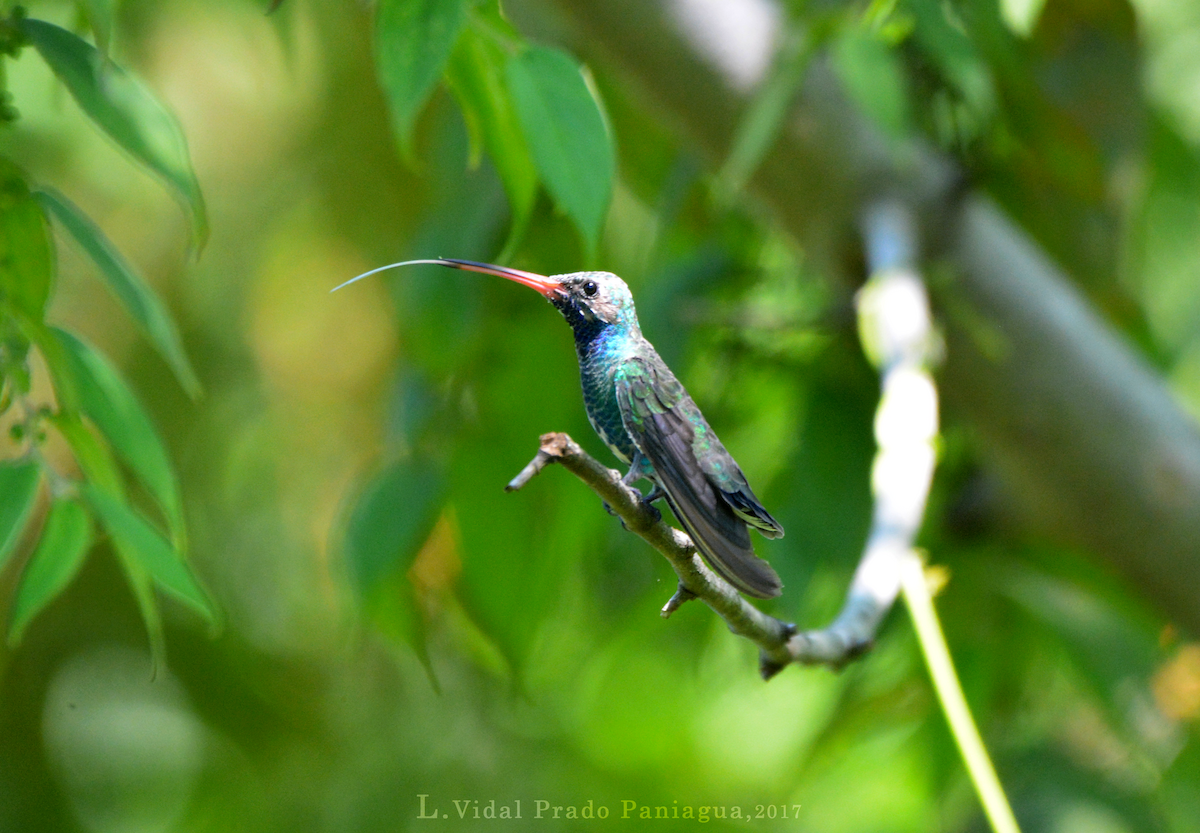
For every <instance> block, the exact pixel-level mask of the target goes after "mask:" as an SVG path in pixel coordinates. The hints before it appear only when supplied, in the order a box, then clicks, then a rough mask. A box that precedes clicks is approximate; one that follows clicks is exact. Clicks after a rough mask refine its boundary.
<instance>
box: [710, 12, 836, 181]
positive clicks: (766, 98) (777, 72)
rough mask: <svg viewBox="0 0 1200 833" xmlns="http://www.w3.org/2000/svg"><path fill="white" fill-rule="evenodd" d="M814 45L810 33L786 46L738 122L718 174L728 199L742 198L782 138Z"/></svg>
mask: <svg viewBox="0 0 1200 833" xmlns="http://www.w3.org/2000/svg"><path fill="white" fill-rule="evenodd" d="M813 46H814V42H813V37H812V36H811V35H810V34H807V33H806V34H805V35H804V36H801V37H793V38H791V39H790V40H789V41H788V42H787V43H786V45H785V46H784V47H783V48H782V49H781V50H780V52H779V54H778V56H777V57H776V59H775V66H774V67H773V68H772V70H771V75H770V76H769V77H768V78H767V80H766V81H765V82H763V84H762V85H761V86H760V88H759V90H758V91H757V92H756V93H755V95H754V99H753V100H752V101H751V102H750V106H749V107H748V108H747V109H746V113H745V115H743V116H742V118H741V120H740V121H739V122H738V126H737V133H736V134H735V135H734V138H733V146H732V147H731V148H730V150H729V156H728V157H727V158H726V159H725V164H723V165H722V166H721V170H720V172H719V173H718V175H717V176H718V178H719V181H720V187H721V190H722V191H723V192H724V194H725V195H726V197H727V198H729V199H733V198H736V197H737V196H739V195H740V192H741V191H742V189H743V188H744V187H745V185H746V183H747V182H749V181H750V177H752V176H753V175H754V172H755V170H757V169H758V166H759V163H761V162H762V159H763V157H764V156H765V155H766V154H767V152H768V151H769V150H770V149H771V146H772V145H773V144H774V143H775V139H776V138H777V137H778V136H779V129H780V127H781V126H782V125H783V121H784V119H785V118H786V117H787V115H788V113H789V112H790V111H791V104H792V99H793V98H794V97H795V95H796V92H797V91H798V90H799V89H800V85H801V84H802V83H803V82H804V75H805V70H806V69H808V62H809V60H810V59H811V57H812V54H813Z"/></svg>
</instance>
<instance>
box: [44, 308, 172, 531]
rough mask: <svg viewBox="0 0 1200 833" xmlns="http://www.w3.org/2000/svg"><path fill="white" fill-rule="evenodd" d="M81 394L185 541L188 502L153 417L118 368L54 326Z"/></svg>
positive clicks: (85, 405)
mask: <svg viewBox="0 0 1200 833" xmlns="http://www.w3.org/2000/svg"><path fill="white" fill-rule="evenodd" d="M52 332H53V333H54V335H55V337H56V338H57V339H58V341H59V343H60V344H61V345H62V346H63V350H64V351H65V353H66V357H67V366H68V367H69V368H70V372H71V374H72V377H73V381H74V384H75V388H76V390H77V391H78V393H79V408H80V410H81V411H82V413H83V414H84V415H85V416H87V417H88V419H90V420H91V421H92V422H94V423H95V424H96V427H97V428H99V429H100V432H101V433H102V434H103V435H104V437H105V438H106V439H107V440H108V441H109V442H110V443H112V446H113V448H114V449H115V450H116V452H117V454H119V455H120V456H121V458H122V459H123V460H124V461H125V462H126V463H128V464H129V467H130V468H132V469H133V471H134V473H136V474H137V476H138V477H139V478H140V479H141V480H142V482H143V483H145V484H146V487H147V488H148V489H149V490H150V494H151V495H153V496H154V499H155V500H156V501H157V502H158V505H159V507H160V508H161V509H162V510H163V514H164V515H165V516H166V518H167V523H168V524H169V526H170V528H171V535H172V537H173V538H174V540H175V543H176V546H180V547H182V545H183V541H184V524H183V505H182V502H181V500H180V496H179V485H178V483H177V481H176V479H175V471H174V469H173V468H172V466H171V460H170V458H169V457H168V456H167V449H166V447H165V446H164V445H163V442H162V439H161V438H160V437H159V435H158V431H157V430H155V428H154V424H153V423H152V422H151V421H150V417H148V416H147V415H146V412H145V411H144V410H142V406H141V405H140V404H139V403H138V401H137V398H136V397H135V396H134V395H133V392H132V391H131V390H130V389H129V387H128V386H127V385H126V384H125V382H124V381H123V380H122V379H121V376H120V374H118V373H117V371H116V369H115V368H113V366H112V365H110V364H109V363H108V361H107V360H106V359H105V358H104V357H103V356H101V355H100V354H99V353H98V352H96V351H95V350H93V349H92V348H91V347H90V346H88V345H87V344H85V343H84V342H82V341H81V340H79V339H78V338H76V337H75V336H74V335H72V334H71V333H68V332H66V331H65V330H59V329H57V328H52Z"/></svg>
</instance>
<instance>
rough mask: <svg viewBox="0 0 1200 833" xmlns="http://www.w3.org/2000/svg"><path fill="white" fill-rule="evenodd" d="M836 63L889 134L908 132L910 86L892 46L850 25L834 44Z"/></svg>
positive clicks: (851, 89)
mask: <svg viewBox="0 0 1200 833" xmlns="http://www.w3.org/2000/svg"><path fill="white" fill-rule="evenodd" d="M833 64H834V68H835V69H836V70H837V73H838V76H839V77H840V78H841V79H842V83H843V84H845V86H846V91H847V93H849V95H850V98H851V99H853V100H854V102H855V104H857V105H858V106H859V108H860V109H861V110H862V111H863V112H864V113H866V114H867V116H869V117H870V118H871V119H872V120H873V121H874V122H875V123H876V124H877V125H878V126H879V127H880V129H882V130H883V131H884V132H885V133H887V134H888V135H889V136H891V137H893V138H900V137H902V136H904V135H905V134H906V133H907V132H908V128H909V112H910V109H909V104H908V86H907V80H906V79H905V76H904V70H903V68H902V67H901V65H900V61H899V59H897V57H896V55H895V53H894V52H893V51H892V48H891V47H890V46H889V45H888V44H887V43H886V42H885V41H883V40H882V39H881V38H880V37H878V36H877V35H876V34H875V33H872V32H869V31H866V30H863V29H860V28H857V27H853V26H851V27H849V28H848V29H847V30H846V31H845V32H843V33H842V35H841V37H839V38H838V39H837V40H836V42H835V43H834V48H833Z"/></svg>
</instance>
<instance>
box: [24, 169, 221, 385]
mask: <svg viewBox="0 0 1200 833" xmlns="http://www.w3.org/2000/svg"><path fill="white" fill-rule="evenodd" d="M34 196H35V197H36V198H37V200H38V202H40V203H41V204H42V207H43V208H45V209H46V210H47V211H48V212H50V213H51V214H53V215H54V216H55V217H57V218H58V221H59V222H60V223H62V224H63V227H64V228H65V229H66V230H67V231H68V232H69V233H70V234H71V236H72V237H74V238H75V241H76V242H77V243H78V244H79V245H80V247H82V248H83V250H84V251H85V252H87V254H88V256H89V257H90V258H91V259H92V261H93V262H94V263H95V264H96V265H97V266H98V267H100V274H101V275H102V276H103V277H104V280H105V281H106V282H107V283H108V287H109V289H111V290H112V292H113V294H114V295H116V296H117V299H118V300H119V301H120V302H121V303H122V304H123V305H124V306H125V309H126V310H128V311H129V314H130V315H132V316H133V318H134V320H135V321H136V322H137V323H138V325H139V326H141V328H142V331H143V332H145V334H146V336H147V338H149V339H150V342H151V343H152V344H153V345H154V346H155V348H157V350H158V352H159V355H161V356H162V357H163V359H164V360H165V361H166V362H167V364H168V365H169V366H170V367H171V370H172V371H173V372H174V373H175V378H176V379H178V380H179V384H180V385H182V386H183V388H184V390H186V391H187V392H188V395H189V396H191V397H192V398H193V399H195V398H196V397H198V396H199V395H200V393H201V389H200V380H199V379H197V378H196V372H195V371H194V370H193V369H192V365H191V362H190V361H188V357H187V353H186V352H185V351H184V349H183V340H182V339H181V338H180V337H179V330H178V329H177V328H176V326H175V321H174V320H173V319H172V318H171V314H170V312H168V311H167V308H166V305H165V304H163V302H162V300H161V299H160V298H159V297H158V295H156V294H155V292H154V290H153V289H152V288H151V287H150V285H149V284H148V283H146V281H145V279H144V278H143V277H142V276H141V275H139V274H138V273H137V272H136V271H135V270H134V268H133V266H131V265H130V263H129V262H128V261H127V260H125V258H123V257H122V256H121V253H120V252H118V251H117V249H116V247H115V246H113V244H112V242H111V241H110V240H109V239H108V237H106V236H105V234H104V232H103V231H101V230H100V227H99V226H97V225H96V224H95V223H93V222H92V221H91V219H90V218H89V217H88V216H87V215H86V214H84V213H83V212H82V211H80V210H79V208H78V206H76V205H75V204H74V203H72V202H71V201H70V200H68V199H67V198H66V197H64V196H63V195H62V194H60V193H58V192H57V191H55V190H54V189H52V188H42V189H39V190H38V191H36V192H35V193H34Z"/></svg>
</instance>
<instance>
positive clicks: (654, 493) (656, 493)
mask: <svg viewBox="0 0 1200 833" xmlns="http://www.w3.org/2000/svg"><path fill="white" fill-rule="evenodd" d="M666 496H667V493H666V492H664V491H663V487H662V486H659V485H658V484H657V483H655V484H654V488H653V489H651V490H650V492H649V493H648V494H646V495H643V496H642V503H647V504H649V503H654V501H656V500H661V499H662V498H665V497H666Z"/></svg>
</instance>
